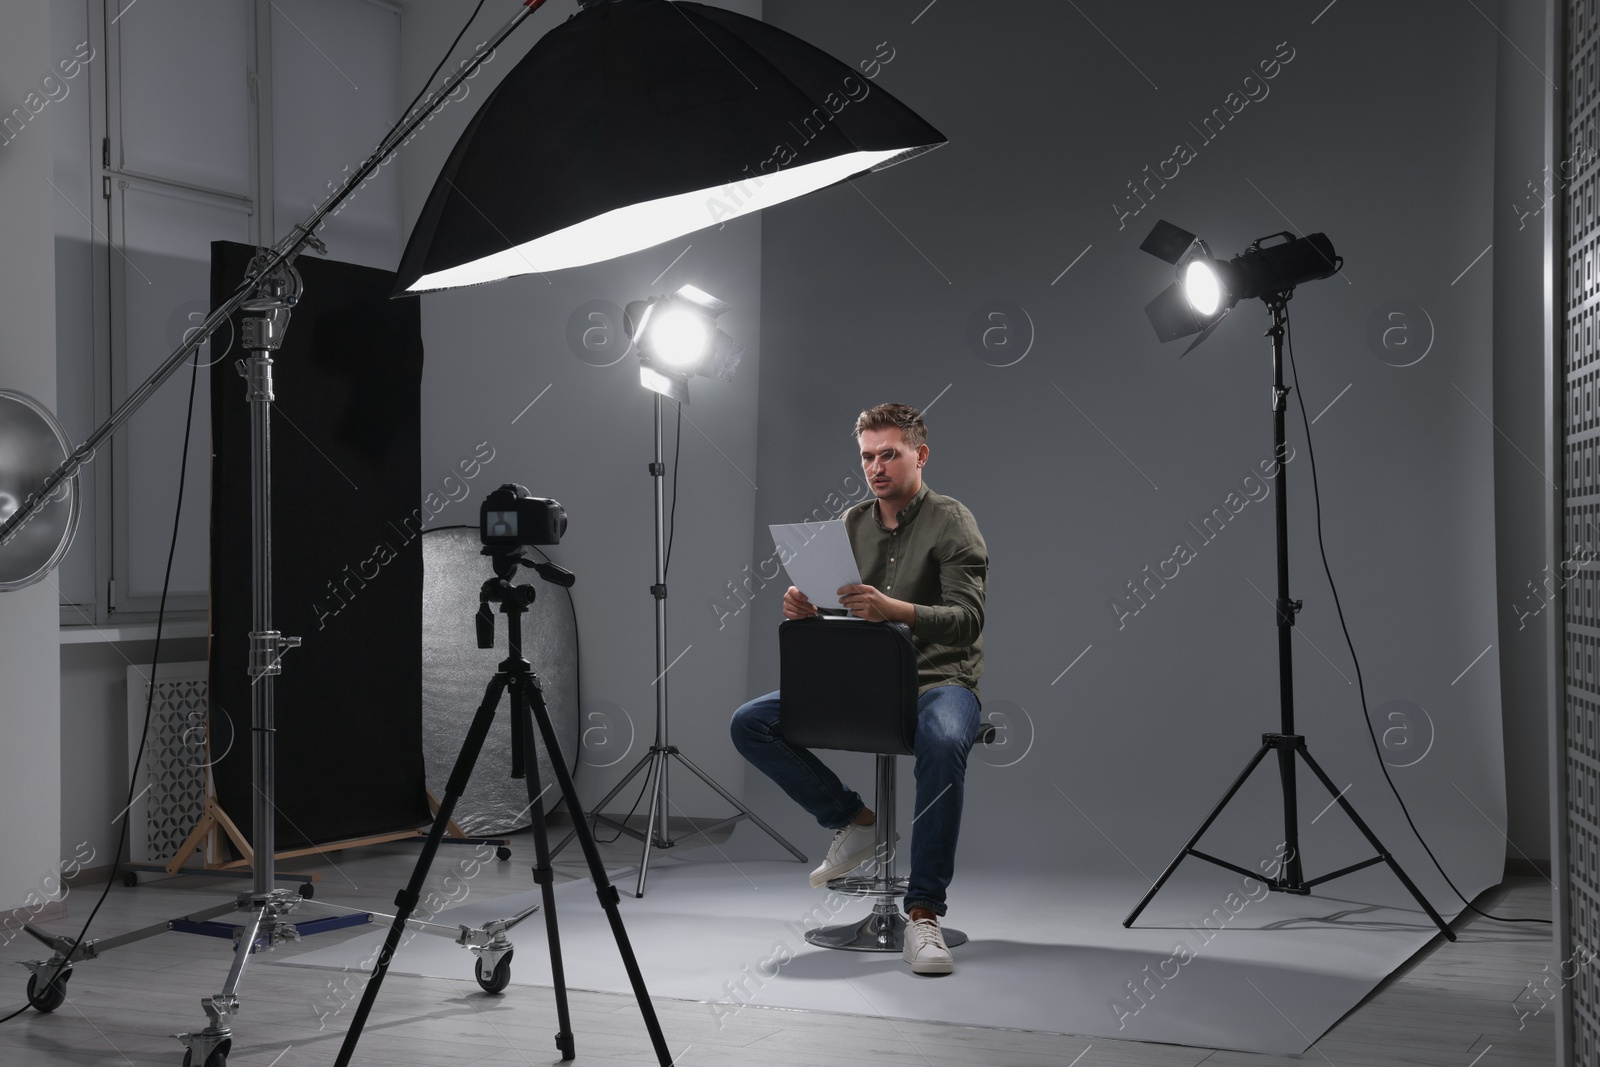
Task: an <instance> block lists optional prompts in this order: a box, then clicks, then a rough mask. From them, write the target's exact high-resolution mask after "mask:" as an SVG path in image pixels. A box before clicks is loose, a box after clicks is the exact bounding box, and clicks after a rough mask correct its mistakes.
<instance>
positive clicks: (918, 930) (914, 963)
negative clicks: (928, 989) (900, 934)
mask: <svg viewBox="0 0 1600 1067" xmlns="http://www.w3.org/2000/svg"><path fill="white" fill-rule="evenodd" d="M901 955H903V956H904V957H905V961H906V962H907V963H909V964H911V973H912V974H949V973H950V972H951V971H953V970H955V969H956V965H955V961H954V960H952V959H951V957H950V949H949V948H948V947H946V945H945V943H944V934H942V933H940V932H939V920H938V919H913V920H911V921H910V922H908V923H906V947H905V950H904V951H903V952H902V953H901Z"/></svg>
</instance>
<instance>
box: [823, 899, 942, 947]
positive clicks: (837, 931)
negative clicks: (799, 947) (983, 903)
mask: <svg viewBox="0 0 1600 1067" xmlns="http://www.w3.org/2000/svg"><path fill="white" fill-rule="evenodd" d="M890 907H891V908H893V905H892V904H891V905H890ZM906 925H907V920H906V917H905V916H904V915H901V914H900V913H899V911H898V910H891V911H882V910H879V909H877V908H874V909H873V911H872V914H871V915H868V916H867V917H866V918H865V919H862V920H861V921H860V922H854V923H844V924H842V925H839V926H824V927H820V928H819V929H816V930H807V931H806V941H808V942H809V943H811V944H813V945H816V946H817V947H818V948H842V949H847V950H849V951H852V952H900V951H902V950H903V949H904V948H905V945H906ZM939 932H940V933H942V934H943V935H944V943H945V944H946V945H947V946H948V947H950V948H955V947H956V946H957V945H964V944H966V941H967V935H966V934H964V933H962V932H961V931H960V930H955V929H952V928H950V927H948V926H940V927H939Z"/></svg>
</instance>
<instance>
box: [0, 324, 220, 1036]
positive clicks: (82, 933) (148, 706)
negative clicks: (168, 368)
mask: <svg viewBox="0 0 1600 1067" xmlns="http://www.w3.org/2000/svg"><path fill="white" fill-rule="evenodd" d="M199 377H200V368H199V364H198V354H197V355H196V360H193V361H191V362H190V364H189V411H188V415H187V416H186V418H185V420H184V425H183V453H182V455H181V457H180V458H179V460H178V503H177V506H176V507H174V508H173V512H172V540H171V541H170V542H169V543H168V545H167V569H166V573H165V575H164V577H163V578H162V580H161V604H160V606H159V607H158V608H157V610H156V643H155V648H154V650H153V651H152V652H151V654H150V678H149V679H148V680H147V682H146V684H145V699H144V727H143V729H141V730H140V732H139V751H138V754H137V755H135V756H134V759H133V767H134V772H133V775H132V776H131V777H130V778H129V779H128V803H127V805H126V806H125V807H124V808H123V809H122V814H121V815H119V816H118V817H117V818H118V819H120V820H121V822H122V828H121V829H120V830H119V831H118V832H117V853H116V858H115V859H113V860H112V861H111V873H110V874H108V875H107V876H106V885H105V888H104V889H102V890H100V899H98V900H96V901H95V902H94V907H93V908H91V909H90V911H89V917H88V918H87V919H85V920H83V928H82V929H81V930H79V931H78V936H77V937H76V938H74V939H73V942H72V947H71V948H69V949H68V950H67V952H66V954H65V956H66V958H65V959H63V960H62V961H61V962H60V963H59V964H57V965H56V969H55V971H54V973H52V974H51V975H50V978H49V980H48V981H46V982H44V983H43V985H40V984H39V982H38V978H37V976H34V977H33V978H32V979H30V981H29V985H30V986H33V987H34V996H37V997H40V998H48V997H49V996H50V992H51V990H52V989H59V990H60V991H61V992H62V994H63V995H65V993H66V987H65V984H64V982H63V979H62V973H63V972H64V971H66V970H67V966H68V964H69V963H71V961H72V956H73V953H75V952H77V951H78V946H79V945H82V944H83V943H84V939H85V938H87V937H88V936H89V927H90V926H91V925H93V923H94V918H95V916H96V915H98V914H100V906H101V905H102V904H104V903H105V902H106V897H107V896H108V895H109V894H110V893H111V883H112V882H113V881H114V880H115V879H116V876H117V869H118V868H119V867H121V866H122V853H123V848H124V847H125V845H126V844H127V840H128V836H129V835H128V815H129V812H130V810H131V809H132V808H133V801H134V796H133V789H134V786H135V785H137V784H138V781H139V778H138V774H139V770H138V768H139V765H140V764H141V763H143V762H144V750H145V743H146V742H147V741H148V740H149V738H150V716H151V712H152V710H153V709H154V707H155V699H156V681H155V673H156V665H157V664H159V663H160V662H161V632H162V629H163V628H164V626H165V624H166V617H167V589H168V587H169V586H170V585H171V583H172V560H173V557H174V556H175V555H176V554H177V550H178V522H179V520H180V519H181V518H182V517H183V486H184V482H185V481H187V479H188V471H189V436H190V431H191V430H192V429H193V428H194V391H195V382H196V381H197V380H198V379H199ZM58 983H62V984H58ZM30 1004H31V1001H30ZM29 1006H30V1005H29V1004H25V1005H23V1006H22V1007H20V1008H18V1009H17V1010H16V1011H14V1012H12V1013H11V1014H9V1015H6V1016H4V1017H0V1023H8V1022H10V1021H11V1020H12V1019H15V1018H16V1017H17V1016H19V1015H21V1014H22V1013H23V1012H25V1011H27V1010H28V1007H29Z"/></svg>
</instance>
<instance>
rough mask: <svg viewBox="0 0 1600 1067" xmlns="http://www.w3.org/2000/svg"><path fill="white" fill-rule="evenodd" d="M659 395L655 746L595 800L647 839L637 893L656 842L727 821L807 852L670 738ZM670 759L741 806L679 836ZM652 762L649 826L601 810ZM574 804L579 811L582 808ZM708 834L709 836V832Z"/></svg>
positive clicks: (662, 844) (666, 843)
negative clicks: (671, 811)
mask: <svg viewBox="0 0 1600 1067" xmlns="http://www.w3.org/2000/svg"><path fill="white" fill-rule="evenodd" d="M653 395H654V396H655V402H656V403H655V419H656V422H655V427H656V457H655V461H654V462H653V463H651V464H650V477H651V478H653V479H654V480H655V483H656V485H655V489H656V581H655V584H654V585H652V586H651V587H650V595H651V596H653V597H655V600H656V680H655V687H656V739H655V742H654V743H653V744H651V746H650V751H649V752H647V753H645V755H644V756H643V757H642V758H641V759H640V760H639V762H638V763H635V764H634V765H633V769H632V770H630V771H628V773H627V774H625V775H623V776H622V781H620V782H618V783H617V784H616V785H615V786H614V787H613V788H612V790H611V792H609V793H607V794H606V795H605V796H604V797H602V798H601V800H600V803H598V804H596V805H595V806H594V810H595V815H594V818H595V819H596V820H597V821H600V822H605V823H608V824H610V825H611V826H614V827H616V829H617V830H618V831H619V832H621V833H625V834H627V835H628V836H629V837H632V838H634V839H636V840H638V841H642V842H644V850H643V854H642V855H640V857H639V884H638V886H637V887H636V888H635V889H634V896H636V897H642V896H644V880H645V875H646V873H647V872H648V870H649V867H650V849H651V848H652V847H654V848H672V847H673V846H675V845H676V844H677V843H678V841H679V840H683V839H684V838H688V837H694V836H695V835H696V834H706V835H710V834H711V833H713V832H714V831H716V830H720V829H722V828H723V827H724V826H732V825H733V824H734V823H736V822H738V821H739V820H740V819H749V820H750V821H751V822H753V823H755V824H756V825H757V826H759V827H761V829H762V830H763V831H765V832H766V834H767V836H768V837H770V838H772V839H773V840H774V841H776V842H777V843H778V844H780V845H782V846H783V847H784V848H786V849H788V850H789V854H790V855H791V856H793V857H794V858H795V859H797V860H799V861H800V862H801V863H804V862H806V856H805V853H803V852H801V851H800V850H799V849H797V848H795V847H794V846H793V845H791V844H790V843H789V842H788V841H787V840H785V839H784V837H783V835H782V834H780V833H778V831H776V830H774V829H773V828H772V827H770V826H768V825H767V824H766V823H765V822H762V821H761V816H759V815H757V814H756V813H755V812H753V811H751V810H750V809H749V808H747V807H745V805H744V803H743V802H742V801H741V800H740V799H739V798H738V797H736V796H734V795H733V794H732V793H730V792H728V791H727V790H726V789H724V788H722V786H720V785H718V784H717V782H716V779H714V778H712V777H711V776H710V775H709V774H707V773H706V772H705V771H703V770H701V769H700V768H699V767H697V766H695V764H694V761H693V760H691V759H690V758H689V757H688V756H685V755H684V754H683V753H682V752H680V751H678V747H677V746H676V745H671V744H668V743H667V670H668V669H669V668H670V667H671V664H669V663H668V662H667V540H666V518H665V515H664V514H663V512H662V506H661V505H662V500H663V496H664V494H663V492H662V486H661V483H662V480H663V479H664V478H665V477H666V473H667V465H666V463H665V462H664V461H663V459H662V456H661V452H662V448H661V394H660V393H655V394H653ZM669 759H675V760H677V761H678V762H679V763H681V764H683V765H684V766H685V767H687V768H689V769H690V770H691V771H693V772H694V773H695V775H696V776H697V777H698V778H699V779H700V780H701V781H702V782H704V783H705V784H706V785H708V786H710V787H711V788H712V789H713V790H715V791H716V793H717V795H718V796H720V797H722V799H723V800H726V801H727V802H728V803H729V804H732V805H733V806H734V807H735V808H736V809H738V811H737V813H736V814H734V815H731V816H729V817H728V818H726V819H722V820H720V821H718V822H714V823H712V824H711V825H710V826H700V827H696V828H695V829H694V831H693V832H692V833H689V834H685V835H684V838H679V839H678V840H673V837H672V830H671V828H670V827H669V826H668V824H667V808H668V807H670V806H673V805H672V799H671V797H669V796H668V795H667V765H668V763H667V761H668V760H669ZM646 768H648V773H647V774H646V775H645V788H646V789H648V790H649V791H650V817H649V819H648V820H647V821H646V824H645V828H644V831H643V832H640V831H638V830H635V829H634V828H633V827H631V826H629V825H627V824H626V823H624V822H621V821H619V820H617V819H613V818H611V817H610V816H608V815H602V814H600V811H601V809H603V808H604V807H605V806H606V805H607V804H609V803H611V798H613V797H615V796H616V795H617V794H618V793H620V792H622V790H623V789H624V788H625V787H626V786H627V784H628V783H629V782H631V781H633V780H634V778H636V777H638V774H639V772H640V771H643V770H645V769H646ZM568 810H571V811H574V812H575V810H576V809H568ZM573 818H574V820H576V819H577V816H576V814H574V816H573ZM576 833H577V828H576V827H574V828H573V830H572V832H571V833H569V834H567V836H566V837H563V838H562V839H561V842H560V844H558V845H556V847H555V851H556V852H560V851H561V850H562V849H564V848H566V847H567V843H568V842H569V841H571V840H572V838H573V835H574V834H576ZM707 839H708V840H709V836H708V838H707Z"/></svg>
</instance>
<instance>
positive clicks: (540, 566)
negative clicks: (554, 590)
mask: <svg viewBox="0 0 1600 1067" xmlns="http://www.w3.org/2000/svg"><path fill="white" fill-rule="evenodd" d="M483 554H484V555H485V556H488V557H489V560H490V565H491V566H493V567H494V575H495V576H494V577H493V578H490V579H488V580H487V581H485V582H484V583H483V585H482V587H480V588H479V590H478V614H477V625H478V647H479V648H493V647H494V609H493V608H491V607H490V606H489V605H491V604H499V605H500V613H501V614H503V615H506V616H509V617H511V619H512V623H511V625H512V626H513V633H517V631H518V630H520V627H519V626H518V625H517V618H516V617H517V616H520V615H521V614H522V613H523V612H525V611H527V610H528V608H529V606H530V605H532V604H533V602H534V600H535V599H537V597H538V595H539V593H538V590H537V589H536V588H535V587H534V586H532V585H526V584H525V585H516V584H513V582H512V579H513V578H515V577H516V575H517V568H518V567H530V568H532V569H533V571H534V573H535V574H537V575H538V576H539V577H541V578H543V579H544V580H545V581H547V582H549V583H550V584H552V585H559V586H561V587H562V588H563V589H571V588H572V585H573V583H574V582H576V581H577V580H578V579H577V577H576V576H575V575H574V574H573V573H572V572H571V571H569V570H567V569H566V568H565V567H558V566H556V565H555V564H554V563H546V562H544V561H543V560H534V559H529V558H528V557H527V555H526V554H525V553H524V551H523V549H522V547H520V546H518V547H513V548H498V547H490V548H485V549H484V550H483ZM517 643H518V644H520V641H519V642H517ZM514 651H515V650H514Z"/></svg>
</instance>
